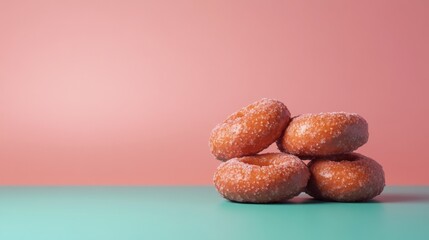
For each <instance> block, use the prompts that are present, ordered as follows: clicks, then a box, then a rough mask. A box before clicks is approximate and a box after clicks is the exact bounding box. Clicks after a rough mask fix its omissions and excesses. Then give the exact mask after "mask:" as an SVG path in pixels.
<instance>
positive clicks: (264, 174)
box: [213, 153, 310, 203]
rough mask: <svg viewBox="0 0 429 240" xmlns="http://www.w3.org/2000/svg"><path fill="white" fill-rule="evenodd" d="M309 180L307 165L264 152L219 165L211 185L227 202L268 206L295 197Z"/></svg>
mask: <svg viewBox="0 0 429 240" xmlns="http://www.w3.org/2000/svg"><path fill="white" fill-rule="evenodd" d="M309 178H310V172H309V170H308V168H307V166H306V165H305V163H304V162H303V161H301V160H300V159H299V158H298V157H296V156H293V155H289V154H285V153H265V154H260V155H255V156H248V157H242V158H234V159H231V160H229V161H226V162H223V163H221V164H220V165H219V167H218V168H217V170H216V172H215V174H214V177H213V182H214V184H215V187H216V189H217V191H218V192H219V193H220V194H221V195H222V196H223V197H224V198H226V199H228V200H230V201H234V202H245V203H270V202H281V201H285V200H287V199H290V198H292V197H294V196H297V195H298V194H300V193H301V192H303V191H304V189H305V186H306V185H307V182H308V179H309Z"/></svg>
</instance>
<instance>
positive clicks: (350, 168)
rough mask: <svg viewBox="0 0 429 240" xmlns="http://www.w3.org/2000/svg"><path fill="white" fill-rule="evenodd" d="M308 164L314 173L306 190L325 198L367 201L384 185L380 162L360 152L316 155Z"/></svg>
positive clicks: (311, 194) (326, 199)
mask: <svg viewBox="0 0 429 240" xmlns="http://www.w3.org/2000/svg"><path fill="white" fill-rule="evenodd" d="M308 168H309V169H310V172H311V177H310V181H309V182H308V184H307V189H306V193H307V194H308V195H310V196H312V197H314V198H316V199H319V200H323V201H337V202H360V201H368V200H370V199H372V198H374V197H375V196H377V195H379V194H380V193H381V192H382V191H383V188H384V185H385V183H384V172H383V168H382V167H381V165H380V164H378V163H377V162H376V161H374V160H373V159H371V158H368V157H366V156H364V155H362V154H358V153H349V154H344V155H337V156H331V157H325V158H321V159H315V160H312V161H310V163H309V164H308Z"/></svg>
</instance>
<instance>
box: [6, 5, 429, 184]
mask: <svg viewBox="0 0 429 240" xmlns="http://www.w3.org/2000/svg"><path fill="white" fill-rule="evenodd" d="M428 9H429V1H416V0H414V1H406V0H403V1H373V0H371V1H247V0H246V1H199V0H194V1H163V0H161V1H4V0H3V1H1V2H0V184H3V185H6V184H18V185H20V184H34V185H36V184H118V185H121V184H210V183H211V178H212V174H213V171H214V170H215V168H216V166H217V165H218V164H219V161H216V160H214V158H213V157H212V156H211V155H210V153H209V148H208V136H209V133H210V130H211V129H212V128H213V127H214V126H215V125H216V124H217V123H218V122H220V121H222V120H224V119H225V118H226V117H227V116H228V115H229V114H231V113H232V112H234V111H236V110H237V109H239V108H240V107H242V106H244V105H247V104H249V103H251V102H253V101H255V100H258V99H259V98H262V97H269V98H275V99H278V100H281V101H283V102H284V103H286V105H287V106H288V107H289V109H290V111H291V112H292V114H293V115H297V114H300V113H307V112H314V113H316V112H322V111H349V112H357V113H359V114H361V115H362V116H364V117H365V118H366V119H367V120H368V122H369V124H370V140H369V142H368V144H367V145H365V146H364V147H362V148H361V149H359V152H361V153H364V154H366V155H368V156H370V157H372V158H374V159H376V160H377V161H379V162H380V163H381V164H382V165H383V166H384V169H385V172H386V177H387V183H388V184H389V185H405V184H415V185H419V184H429V175H428V168H429V151H428V147H427V141H428V140H427V139H428V135H429V127H428V126H429V123H428V120H427V117H429V107H428V104H429V97H428V90H429V15H428ZM271 150H275V148H274V147H271Z"/></svg>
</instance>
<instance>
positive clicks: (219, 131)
mask: <svg viewBox="0 0 429 240" xmlns="http://www.w3.org/2000/svg"><path fill="white" fill-rule="evenodd" d="M289 120H290V112H289V110H288V109H287V107H286V106H285V105H284V104H283V103H281V102H279V101H277V100H272V99H267V98H264V99H261V100H259V101H257V102H254V103H252V104H250V105H248V106H247V107H244V108H242V109H241V110H239V111H238V112H236V113H234V114H232V115H230V116H229V117H228V118H227V119H226V120H225V121H224V122H223V123H221V124H218V125H217V126H216V127H215V128H214V129H213V130H212V132H211V135H210V140H209V147H210V150H211V152H212V154H213V155H214V156H215V157H216V158H217V159H219V160H228V159H231V158H235V157H243V156H248V155H253V154H256V153H259V152H260V151H262V150H263V149H265V148H267V147H268V146H269V145H271V144H272V143H273V142H275V141H276V140H277V139H278V138H279V137H280V136H281V134H282V133H283V131H284V129H285V128H286V126H287V124H288V123H289Z"/></svg>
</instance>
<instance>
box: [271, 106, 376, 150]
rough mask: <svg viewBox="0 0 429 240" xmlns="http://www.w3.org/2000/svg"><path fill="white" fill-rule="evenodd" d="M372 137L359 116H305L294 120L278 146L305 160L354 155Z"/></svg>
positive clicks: (349, 114) (342, 113)
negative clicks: (306, 158) (307, 157)
mask: <svg viewBox="0 0 429 240" xmlns="http://www.w3.org/2000/svg"><path fill="white" fill-rule="evenodd" d="M368 136H369V134H368V123H367V122H366V121H365V119H363V118H362V117H361V116H359V115H357V114H355V113H345V112H332V113H319V114H304V115H300V116H297V117H294V118H292V120H291V121H290V123H289V126H288V127H287V128H286V130H285V132H284V134H283V136H282V137H281V138H279V140H278V141H277V146H278V148H279V150H280V151H282V152H286V153H290V154H294V155H297V156H301V157H303V156H327V155H334V154H343V153H349V152H352V151H353V150H356V149H357V148H359V147H360V146H362V145H363V144H365V143H366V142H367V141H368Z"/></svg>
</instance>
